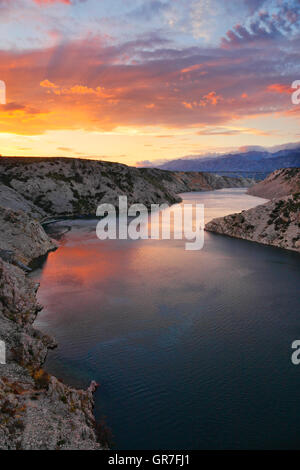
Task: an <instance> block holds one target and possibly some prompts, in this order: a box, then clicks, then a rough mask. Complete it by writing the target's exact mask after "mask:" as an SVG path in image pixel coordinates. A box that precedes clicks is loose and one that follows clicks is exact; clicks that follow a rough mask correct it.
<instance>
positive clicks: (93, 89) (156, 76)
mask: <svg viewBox="0 0 300 470" xmlns="http://www.w3.org/2000/svg"><path fill="white" fill-rule="evenodd" d="M139 47H140V49H138V48H139ZM137 51H138V52H139V54H141V59H140V60H139V61H135V62H134V63H133V62H128V57H130V56H131V55H132V56H134V57H135V56H137V55H138V52H137ZM167 53H168V52H166V54H167ZM143 54H145V57H144V56H143ZM148 54H149V53H148V52H147V54H146V53H145V52H144V42H142V44H141V45H140V46H139V44H138V43H136V42H135V43H134V44H132V43H125V44H121V45H118V46H107V44H106V39H103V38H102V37H93V38H89V39H85V40H77V41H72V42H67V43H63V44H61V45H57V46H53V47H49V48H45V49H37V50H30V51H28V50H27V51H26V50H24V51H13V50H11V51H1V50H0V77H1V79H2V80H4V81H5V82H6V85H7V102H8V105H9V106H11V108H10V109H9V108H7V107H6V108H5V107H1V106H0V121H1V131H2V132H14V133H20V134H27V135H34V134H39V133H43V132H45V131H47V130H67V129H84V130H92V131H94V130H97V131H101V130H112V129H114V128H116V127H119V126H126V127H130V126H132V127H135V128H136V127H139V126H152V125H155V126H164V127H168V128H179V127H194V126H205V125H213V126H216V125H224V124H225V123H228V122H229V121H231V120H232V119H238V118H240V119H241V118H244V117H248V116H255V115H257V116H258V115H262V114H267V113H268V112H269V113H273V109H274V97H273V96H272V95H271V93H266V88H267V87H268V85H267V83H263V84H261V83H260V82H258V81H255V79H254V78H253V75H250V74H249V70H248V68H246V67H247V66H248V65H247V63H246V62H245V64H244V68H245V71H243V73H241V72H240V73H238V72H237V70H240V60H241V59H240V58H234V57H233V58H227V59H226V60H224V58H223V57H220V58H214V60H213V61H212V60H211V59H210V58H208V59H207V64H204V66H205V65H208V66H207V74H206V75H203V74H202V64H201V66H200V64H196V65H191V66H190V67H186V66H185V65H186V63H187V57H186V54H187V53H186V52H185V51H184V52H183V53H182V58H181V57H180V54H181V53H180V52H178V54H176V55H174V54H173V53H171V52H170V56H169V57H168V56H166V58H165V59H164V60H163V61H162V60H153V58H152V57H150V60H149V59H148ZM193 54H194V53H193ZM193 58H194V55H193ZM250 66H251V67H252V64H250ZM250 66H249V67H250ZM220 68H221V69H222V74H220ZM182 70H185V71H190V70H193V73H192V74H189V73H187V74H186V75H185V78H184V80H182V74H181V71H182ZM233 77H235V78H234V80H233ZM274 82H275V80H274ZM269 87H271V89H270V91H274V90H275V89H276V90H278V84H275V85H274V84H273V85H269ZM286 88H287V87H286ZM279 89H280V90H282V86H281V88H279ZM245 90H247V95H246V94H245ZM246 96H247V100H245V99H244V98H245V97H246ZM15 103H19V109H15V110H14V109H13V107H14V106H16V105H15ZM282 106H284V105H282ZM268 108H269V109H270V111H268ZM34 111H35V112H34ZM191 111H193V112H191ZM284 111H285V109H284V108H282V112H284Z"/></svg>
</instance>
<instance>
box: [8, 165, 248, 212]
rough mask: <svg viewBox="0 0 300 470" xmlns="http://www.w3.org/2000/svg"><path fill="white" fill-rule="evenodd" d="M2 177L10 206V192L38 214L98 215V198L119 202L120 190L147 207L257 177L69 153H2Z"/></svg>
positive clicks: (19, 203)
mask: <svg viewBox="0 0 300 470" xmlns="http://www.w3.org/2000/svg"><path fill="white" fill-rule="evenodd" d="M0 182H1V183H2V186H0V196H1V191H2V194H3V195H5V198H6V199H5V200H6V202H5V205H6V206H7V198H8V199H9V198H12V199H13V204H14V207H17V208H21V207H22V201H23V203H24V202H26V204H24V205H23V207H24V210H30V211H35V213H36V215H37V214H39V215H40V217H47V216H64V215H67V216H77V215H94V214H95V212H96V208H97V206H98V205H99V204H100V203H103V202H107V203H112V204H117V203H118V196H120V195H127V197H128V203H129V204H132V203H134V202H139V203H143V204H145V205H146V206H147V207H149V206H150V205H151V204H152V203H162V202H168V203H170V204H173V203H175V202H178V201H180V198H179V197H178V196H177V194H178V193H181V192H185V191H200V190H212V189H219V188H224V187H249V186H250V185H251V183H253V181H252V180H249V179H245V178H229V177H221V176H216V175H209V174H204V173H181V172H169V171H163V170H156V169H138V168H133V167H128V166H126V165H121V164H118V163H107V162H102V161H95V160H83V159H68V158H48V159H45V158H41V159H38V158H32V159H29V158H27V159H22V158H2V159H1V160H0ZM5 187H6V188H8V189H6V190H5ZM1 188H2V190H1ZM12 191H14V192H15V193H13V192H12ZM32 204H33V205H34V207H32ZM0 205H1V201H0ZM25 206H26V208H25ZM34 208H35V209H34Z"/></svg>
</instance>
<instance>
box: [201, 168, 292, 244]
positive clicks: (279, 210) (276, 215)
mask: <svg viewBox="0 0 300 470" xmlns="http://www.w3.org/2000/svg"><path fill="white" fill-rule="evenodd" d="M248 193H249V194H251V195H255V196H261V197H265V198H270V197H271V198H272V199H271V200H270V201H269V202H267V203H265V204H261V205H259V206H257V207H254V208H253V209H249V210H247V211H242V212H241V213H237V214H231V215H228V216H226V217H219V218H217V219H213V220H212V221H210V222H209V223H207V224H206V226H205V229H206V230H207V231H210V232H215V233H218V234H221V235H227V236H230V237H234V238H241V239H243V240H248V241H253V242H258V243H262V244H264V245H270V246H274V247H278V248H284V249H286V250H292V251H297V252H300V169H299V168H287V169H282V170H276V171H275V172H274V173H271V175H269V176H268V177H267V178H266V179H265V180H264V181H262V182H260V183H258V184H256V185H254V186H253V187H251V188H250V189H249V190H248ZM278 195H280V196H281V197H278Z"/></svg>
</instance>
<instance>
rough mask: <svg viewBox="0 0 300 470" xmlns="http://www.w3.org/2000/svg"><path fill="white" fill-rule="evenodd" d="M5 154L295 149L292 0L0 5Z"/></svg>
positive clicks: (295, 9) (296, 17)
mask: <svg viewBox="0 0 300 470" xmlns="http://www.w3.org/2000/svg"><path fill="white" fill-rule="evenodd" d="M0 22H1V24H0V40H1V46H0V59H1V60H0V80H3V81H5V83H6V87H7V104H6V105H0V153H1V154H2V155H26V156H29V155H40V156H57V155H58V156H77V157H85V156H86V157H92V158H101V159H105V160H108V161H118V162H121V163H127V164H138V165H141V164H142V163H141V162H145V161H152V162H153V161H160V160H165V159H172V158H178V157H182V156H185V155H193V154H195V155H196V154H202V153H203V154H204V153H206V152H215V151H217V152H219V151H220V152H223V151H227V150H231V149H234V148H238V147H242V146H247V145H263V146H272V145H277V144H283V143H286V142H296V141H300V127H299V124H300V105H298V106H297V105H293V104H292V102H291V91H292V90H291V84H292V82H293V81H295V80H300V0H290V1H288V0H267V1H264V0H226V1H221V0H109V1H108V0H0Z"/></svg>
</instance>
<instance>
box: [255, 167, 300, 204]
mask: <svg viewBox="0 0 300 470" xmlns="http://www.w3.org/2000/svg"><path fill="white" fill-rule="evenodd" d="M297 192H300V168H282V169H281V170H276V171H274V172H273V173H271V174H270V175H269V176H268V177H267V178H266V179H265V180H263V181H261V182H260V183H257V184H255V185H254V186H252V187H251V188H249V189H248V194H251V195H252V196H258V197H263V198H266V199H274V198H279V197H282V196H288V195H289V194H294V193H297Z"/></svg>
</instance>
